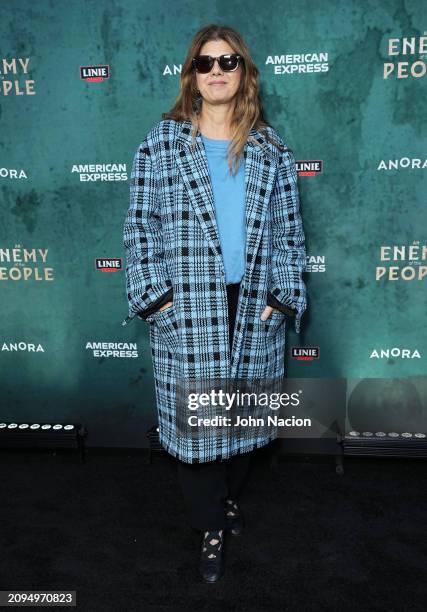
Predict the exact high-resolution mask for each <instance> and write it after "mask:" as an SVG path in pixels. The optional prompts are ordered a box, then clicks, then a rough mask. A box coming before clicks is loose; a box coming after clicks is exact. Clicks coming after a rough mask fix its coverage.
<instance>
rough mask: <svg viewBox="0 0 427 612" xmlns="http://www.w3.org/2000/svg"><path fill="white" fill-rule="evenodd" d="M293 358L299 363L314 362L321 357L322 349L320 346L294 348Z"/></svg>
mask: <svg viewBox="0 0 427 612" xmlns="http://www.w3.org/2000/svg"><path fill="white" fill-rule="evenodd" d="M291 357H292V358H293V359H297V360H298V361H314V359H319V357H320V348H319V347H318V346H293V347H292V351H291Z"/></svg>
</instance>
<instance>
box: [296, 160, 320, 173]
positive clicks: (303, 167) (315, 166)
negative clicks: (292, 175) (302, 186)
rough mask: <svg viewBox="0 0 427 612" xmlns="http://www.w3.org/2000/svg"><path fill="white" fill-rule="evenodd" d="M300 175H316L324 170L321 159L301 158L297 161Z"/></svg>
mask: <svg viewBox="0 0 427 612" xmlns="http://www.w3.org/2000/svg"><path fill="white" fill-rule="evenodd" d="M295 165H296V168H297V174H298V176H316V175H317V174H321V172H323V161H322V160H321V159H300V160H298V161H297V162H295Z"/></svg>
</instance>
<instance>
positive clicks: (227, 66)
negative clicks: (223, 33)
mask: <svg viewBox="0 0 427 612" xmlns="http://www.w3.org/2000/svg"><path fill="white" fill-rule="evenodd" d="M215 60H218V64H219V67H220V68H221V70H223V71H224V72H233V70H237V67H238V66H239V62H240V60H243V58H242V56H241V55H238V54H237V53H229V54H228V55H220V56H219V57H212V56H211V55H198V56H197V57H193V66H194V68H195V69H196V70H197V72H200V73H201V74H206V73H207V72H210V71H211V70H212V67H213V65H214V63H215Z"/></svg>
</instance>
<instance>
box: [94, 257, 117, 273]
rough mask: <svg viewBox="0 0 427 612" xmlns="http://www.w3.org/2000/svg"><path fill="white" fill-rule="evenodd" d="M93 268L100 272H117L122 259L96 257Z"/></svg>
mask: <svg viewBox="0 0 427 612" xmlns="http://www.w3.org/2000/svg"><path fill="white" fill-rule="evenodd" d="M95 268H96V269H97V270H100V271H101V272H118V271H119V270H121V269H122V258H121V257H116V258H114V259H113V258H112V257H102V258H100V257H97V258H96V259H95Z"/></svg>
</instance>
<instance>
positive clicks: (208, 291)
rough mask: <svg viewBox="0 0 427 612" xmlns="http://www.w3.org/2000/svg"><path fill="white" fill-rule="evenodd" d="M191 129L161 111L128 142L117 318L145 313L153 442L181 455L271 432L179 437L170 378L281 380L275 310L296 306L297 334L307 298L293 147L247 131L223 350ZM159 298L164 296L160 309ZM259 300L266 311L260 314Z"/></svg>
mask: <svg viewBox="0 0 427 612" xmlns="http://www.w3.org/2000/svg"><path fill="white" fill-rule="evenodd" d="M191 129H192V124H191V122H190V121H183V122H177V121H174V120H172V119H163V120H161V121H159V122H157V123H156V124H155V125H154V126H153V127H152V129H151V130H150V132H149V133H148V134H147V136H146V137H145V139H144V140H143V142H142V143H141V144H140V146H139V147H138V150H137V151H136V154H135V157H134V162H133V167H132V173H131V180H130V206H129V210H128V212H127V215H126V219H125V224H124V239H123V242H124V247H125V250H126V257H127V265H126V290H127V297H128V303H129V314H128V316H127V317H126V319H125V320H124V321H123V323H122V324H123V325H125V324H127V323H128V322H129V321H130V320H132V319H133V318H134V317H136V316H138V317H139V319H143V320H145V321H146V322H148V324H149V326H150V345H151V354H152V360H153V372H154V379H155V388H156V400H157V411H158V417H159V436H160V442H161V444H162V446H163V447H164V448H165V449H166V450H167V451H168V452H169V453H170V454H171V455H173V456H175V457H177V458H179V459H180V460H181V461H184V462H187V463H197V462H207V461H213V460H215V459H218V458H221V459H226V458H228V457H231V456H232V455H235V454H238V453H244V452H249V451H251V450H253V449H254V448H257V447H261V446H264V445H265V444H267V443H268V442H269V441H270V440H272V439H273V438H275V437H277V429H274V428H273V430H272V429H271V428H270V429H268V428H266V429H260V430H259V431H257V433H256V435H254V433H253V430H252V432H250V431H248V435H240V436H234V437H232V436H231V437H230V436H223V435H216V436H213V435H210V436H207V437H206V438H204V437H203V436H202V437H200V436H196V435H187V433H186V432H185V429H183V428H182V427H178V426H177V407H176V399H177V398H176V388H177V381H180V380H202V379H203V380H211V379H215V380H218V379H221V380H222V379H250V380H254V379H265V378H276V379H277V378H280V377H283V375H284V354H285V329H286V323H287V321H286V314H285V312H293V313H294V314H295V319H293V320H294V321H295V331H296V332H297V333H299V331H300V321H301V316H302V314H303V312H304V311H305V309H306V307H307V304H306V287H305V283H304V281H303V279H302V272H303V271H304V270H305V265H306V251H305V237H304V231H303V225H302V219H301V215H300V210H299V193H298V187H297V173H296V168H295V160H294V156H293V153H292V151H291V150H290V149H288V148H287V147H286V145H285V143H284V142H283V140H282V139H281V137H280V136H279V135H278V133H277V132H276V131H275V130H273V128H272V127H268V128H267V133H269V134H271V135H272V136H273V138H275V139H276V140H277V141H279V143H280V144H281V145H282V150H280V149H279V148H277V147H276V146H275V145H274V144H272V143H270V142H269V141H268V140H267V139H266V138H265V136H264V135H263V134H262V133H261V131H258V130H256V129H252V130H251V132H250V135H249V138H248V141H247V143H246V145H245V149H244V160H243V159H242V162H241V163H245V185H246V271H245V274H244V277H243V279H242V283H241V286H240V295H239V302H238V308H237V313H236V321H235V328H234V339H233V345H232V350H231V351H230V347H229V336H228V334H229V331H228V308H227V293H226V284H225V270H224V266H223V260H222V253H221V246H220V241H219V234H218V228H217V224H216V218H215V208H214V197H213V190H212V184H211V180H210V174H209V168H208V162H207V157H206V152H205V149H204V145H203V141H202V139H201V135H200V133H198V134H197V136H196V147H195V149H192V147H191ZM172 296H173V298H172ZM171 298H172V299H171ZM267 298H268V301H267ZM169 299H171V301H172V300H173V305H172V306H170V307H168V308H166V309H165V310H163V311H159V310H158V308H159V307H160V306H161V305H162V304H164V303H165V302H166V301H168V300H169ZM267 303H269V304H271V305H274V306H276V308H277V309H276V310H273V313H272V314H271V315H270V317H269V318H268V319H267V321H261V319H260V315H261V313H262V311H263V310H264V308H265V306H266V304H267Z"/></svg>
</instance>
